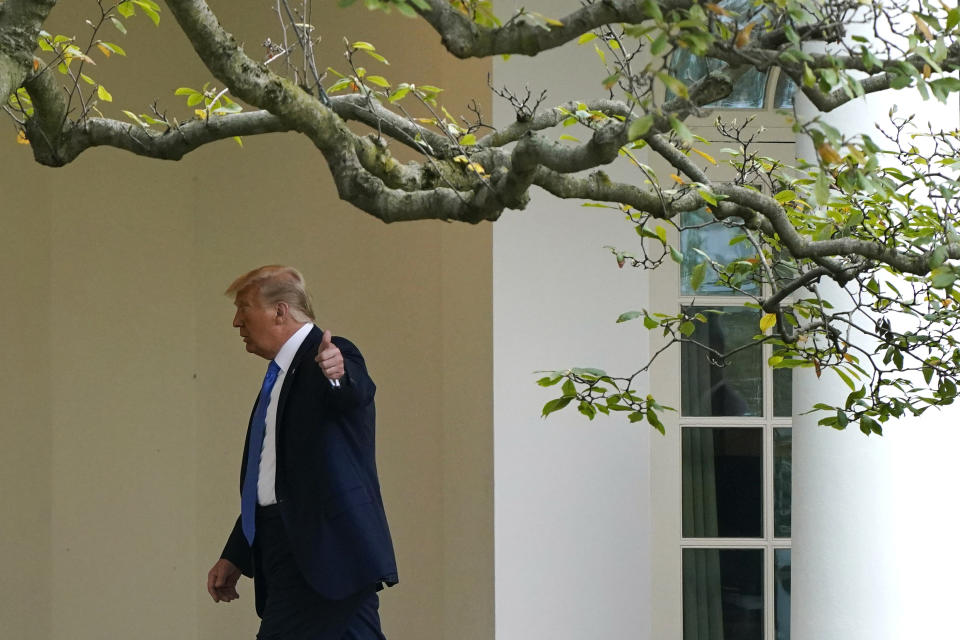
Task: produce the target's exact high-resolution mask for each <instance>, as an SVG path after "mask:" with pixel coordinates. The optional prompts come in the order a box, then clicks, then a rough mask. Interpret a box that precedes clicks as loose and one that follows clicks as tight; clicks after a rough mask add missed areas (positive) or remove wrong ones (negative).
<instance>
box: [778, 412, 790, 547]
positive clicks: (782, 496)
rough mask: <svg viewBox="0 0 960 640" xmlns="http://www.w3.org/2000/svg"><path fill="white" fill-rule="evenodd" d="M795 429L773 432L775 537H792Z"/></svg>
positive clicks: (787, 428)
mask: <svg viewBox="0 0 960 640" xmlns="http://www.w3.org/2000/svg"><path fill="white" fill-rule="evenodd" d="M792 465H793V429H791V428H789V427H785V428H779V429H774V430H773V535H774V536H776V537H778V538H789V537H790V516H791V506H790V505H791V504H792V502H793V500H792V495H793V494H792V491H793V489H792V486H793V484H792V483H793V471H792Z"/></svg>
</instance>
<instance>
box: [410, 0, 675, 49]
mask: <svg viewBox="0 0 960 640" xmlns="http://www.w3.org/2000/svg"><path fill="white" fill-rule="evenodd" d="M426 2H427V4H429V5H430V8H429V9H424V10H421V9H418V10H417V12H418V13H419V14H420V15H421V16H422V17H423V18H424V20H426V21H427V22H428V23H429V24H430V26H432V27H433V28H434V30H435V31H436V32H437V33H439V34H440V38H441V42H443V46H444V47H446V48H447V50H448V51H450V53H452V54H453V55H455V56H457V57H458V58H482V57H487V56H492V55H498V54H509V53H519V54H523V55H528V56H533V55H537V54H538V53H540V52H542V51H546V50H548V49H553V48H555V47H559V46H560V45H562V44H565V43H567V42H570V41H571V40H573V39H575V38H577V37H578V36H580V35H582V34H584V33H586V32H588V31H592V30H594V29H596V28H598V27H601V26H603V25H605V24H610V23H619V22H627V23H640V22H643V21H644V20H646V19H647V18H648V16H647V14H646V12H645V11H644V10H643V8H642V3H640V2H636V1H635V0H601V1H599V2H594V3H592V4H587V5H585V6H583V7H581V8H580V9H577V10H576V11H574V12H572V13H570V14H568V15H566V16H564V17H562V18H558V21H559V22H560V23H562V24H563V26H555V25H553V26H549V28H544V27H543V26H541V25H538V24H533V23H531V22H528V21H527V20H524V19H522V18H520V19H515V20H510V21H509V22H508V23H507V24H505V25H504V26H502V27H498V28H487V27H481V26H479V25H477V24H475V23H474V22H473V21H472V20H471V19H470V18H469V17H468V16H466V15H464V14H463V13H461V12H460V11H458V10H456V9H455V8H453V7H452V6H450V3H449V2H447V0H426ZM657 4H658V5H660V7H661V8H662V10H663V11H664V12H666V11H670V10H672V9H679V8H688V7H689V6H690V5H691V4H692V2H690V0H669V1H664V0H660V1H658V2H657Z"/></svg>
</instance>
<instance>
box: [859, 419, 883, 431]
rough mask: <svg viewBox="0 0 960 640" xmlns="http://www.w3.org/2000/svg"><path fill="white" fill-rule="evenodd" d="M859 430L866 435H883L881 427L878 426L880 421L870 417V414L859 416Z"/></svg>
mask: <svg viewBox="0 0 960 640" xmlns="http://www.w3.org/2000/svg"><path fill="white" fill-rule="evenodd" d="M860 431H862V432H863V433H865V434H866V435H870V434H871V433H875V434H877V435H878V436H882V435H883V427H881V426H880V423H879V422H877V421H876V420H874V419H873V418H871V417H870V416H866V415H864V416H860Z"/></svg>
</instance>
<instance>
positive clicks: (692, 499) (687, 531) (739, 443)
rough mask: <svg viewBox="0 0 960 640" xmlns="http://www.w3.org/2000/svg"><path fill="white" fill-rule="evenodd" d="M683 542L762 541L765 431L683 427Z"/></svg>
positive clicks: (737, 428)
mask: <svg viewBox="0 0 960 640" xmlns="http://www.w3.org/2000/svg"><path fill="white" fill-rule="evenodd" d="M681 439H682V441H683V444H682V447H683V452H682V456H683V470H682V473H683V482H682V490H683V536H684V537H686V538H718V537H721V538H759V537H761V536H762V535H763V517H762V513H763V429H759V428H743V427H727V428H708V427H684V428H683V430H682V432H681Z"/></svg>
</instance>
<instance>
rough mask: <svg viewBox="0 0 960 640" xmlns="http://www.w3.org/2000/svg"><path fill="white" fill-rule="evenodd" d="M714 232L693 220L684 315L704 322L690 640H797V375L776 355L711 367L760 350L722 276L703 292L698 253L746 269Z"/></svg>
mask: <svg viewBox="0 0 960 640" xmlns="http://www.w3.org/2000/svg"><path fill="white" fill-rule="evenodd" d="M701 217H702V219H700V218H701ZM706 220H707V218H706V216H699V217H698V216H697V215H696V214H694V215H688V217H687V219H686V220H685V223H686V224H687V225H689V227H688V228H687V229H686V230H685V231H683V232H682V233H681V235H680V245H681V249H682V252H683V255H684V263H683V265H682V266H681V269H680V272H681V276H680V291H679V297H680V303H681V305H682V306H683V307H684V308H686V309H687V310H688V312H689V313H691V314H700V317H701V318H702V319H703V320H704V322H697V323H695V324H696V325H697V329H696V331H695V333H693V334H692V335H691V336H690V338H691V339H692V341H693V342H695V343H696V344H694V343H693V342H692V343H688V344H684V345H683V346H682V348H681V353H680V447H681V452H680V462H681V464H680V466H681V470H680V473H681V476H682V478H681V482H680V486H681V502H682V507H681V508H682V515H681V540H680V547H681V554H682V560H681V570H682V592H683V638H684V640H788V639H789V637H790V491H791V489H790V475H791V474H790V463H791V442H792V435H791V434H792V430H791V410H792V409H791V389H790V377H789V376H790V373H789V371H787V370H778V371H773V370H772V369H770V368H769V367H768V366H767V365H766V364H765V363H766V361H767V359H768V358H769V357H770V355H771V351H770V347H769V346H764V347H763V348H751V349H747V350H744V351H741V352H739V353H737V354H736V355H734V356H732V357H730V358H729V359H726V360H725V361H723V362H719V361H718V359H717V358H716V356H712V355H711V352H710V351H709V349H713V350H715V351H717V352H721V353H725V352H729V351H731V350H733V349H735V348H736V347H739V346H742V345H746V344H750V343H752V342H754V340H753V337H754V336H755V335H756V334H757V333H759V331H760V329H759V321H760V315H759V312H756V311H754V310H752V309H749V308H745V307H744V306H743V298H742V297H740V296H738V295H737V293H736V292H735V291H733V290H731V289H728V288H726V287H724V286H723V285H722V284H721V283H719V282H717V281H716V274H715V273H714V274H711V275H708V276H707V277H706V278H705V280H704V283H703V284H702V285H701V286H700V287H699V288H698V289H697V291H694V290H693V287H692V286H691V283H690V274H691V272H692V270H693V266H694V265H695V264H696V263H697V262H698V261H701V260H703V257H702V254H700V253H698V252H697V251H696V249H701V250H703V251H705V252H706V253H708V254H709V255H710V256H711V258H713V259H714V260H715V261H717V262H722V263H728V262H730V261H732V260H735V259H737V258H738V257H748V256H745V255H739V252H743V251H746V250H747V249H746V248H745V247H746V243H739V244H733V245H731V244H730V242H729V240H730V239H731V238H732V236H733V235H734V231H733V230H732V229H730V228H728V227H726V226H724V225H722V224H720V223H713V224H704V222H705V221H706ZM748 287H749V284H748V285H746V288H748ZM694 294H696V296H694Z"/></svg>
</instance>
